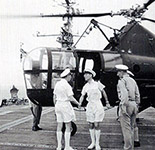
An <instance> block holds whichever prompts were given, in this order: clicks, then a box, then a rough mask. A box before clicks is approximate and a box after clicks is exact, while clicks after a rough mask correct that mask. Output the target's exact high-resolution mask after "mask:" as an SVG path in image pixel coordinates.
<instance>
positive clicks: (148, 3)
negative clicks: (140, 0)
mask: <svg viewBox="0 0 155 150" xmlns="http://www.w3.org/2000/svg"><path fill="white" fill-rule="evenodd" d="M154 1H155V0H149V1H148V2H147V3H144V8H145V9H147V7H148V6H149V5H151V4H152V3H153V2H154Z"/></svg>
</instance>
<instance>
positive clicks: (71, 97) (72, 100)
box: [69, 95, 80, 106]
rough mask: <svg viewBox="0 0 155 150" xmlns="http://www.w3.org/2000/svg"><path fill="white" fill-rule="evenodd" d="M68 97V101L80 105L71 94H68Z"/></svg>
mask: <svg viewBox="0 0 155 150" xmlns="http://www.w3.org/2000/svg"><path fill="white" fill-rule="evenodd" d="M69 99H70V101H71V102H73V103H74V104H76V105H78V106H79V105H80V104H79V102H78V101H77V100H76V99H75V98H74V97H73V95H71V96H69Z"/></svg>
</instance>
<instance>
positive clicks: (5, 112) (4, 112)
mask: <svg viewBox="0 0 155 150" xmlns="http://www.w3.org/2000/svg"><path fill="white" fill-rule="evenodd" d="M11 112H13V111H9V110H7V111H3V112H0V115H1V116H2V115H6V114H9V113H11Z"/></svg>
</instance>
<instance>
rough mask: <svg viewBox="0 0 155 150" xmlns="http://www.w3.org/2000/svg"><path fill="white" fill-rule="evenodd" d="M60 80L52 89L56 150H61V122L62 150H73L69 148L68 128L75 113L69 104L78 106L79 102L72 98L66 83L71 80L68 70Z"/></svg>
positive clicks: (61, 75) (70, 90) (62, 74)
mask: <svg viewBox="0 0 155 150" xmlns="http://www.w3.org/2000/svg"><path fill="white" fill-rule="evenodd" d="M60 77H61V78H62V79H61V80H60V81H58V82H57V83H56V85H55V88H54V104H55V113H56V117H57V143H58V146H57V150H61V148H62V144H61V140H62V131H61V130H62V126H63V122H64V123H65V126H66V130H65V134H64V135H65V149H64V150H73V148H72V147H71V146H70V134H71V131H70V128H71V121H73V120H75V119H76V118H75V113H74V110H73V107H72V105H71V103H70V102H73V103H75V104H76V105H79V102H78V101H77V100H76V99H75V98H74V97H73V95H74V94H73V91H72V87H71V86H70V84H69V83H68V82H69V81H70V80H71V78H72V77H71V72H70V69H69V68H67V69H65V70H64V71H63V72H62V73H61V74H60Z"/></svg>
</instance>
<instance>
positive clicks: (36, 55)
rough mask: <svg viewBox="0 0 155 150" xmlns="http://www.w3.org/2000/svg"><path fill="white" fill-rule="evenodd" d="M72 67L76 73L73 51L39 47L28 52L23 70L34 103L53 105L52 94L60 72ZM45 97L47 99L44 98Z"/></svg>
mask: <svg viewBox="0 0 155 150" xmlns="http://www.w3.org/2000/svg"><path fill="white" fill-rule="evenodd" d="M65 68H70V70H71V72H72V73H73V76H74V73H75V68H76V60H75V57H74V55H73V51H60V50H58V49H56V48H55V49H53V48H37V49H34V50H32V51H31V52H30V53H28V55H27V57H26V58H25V60H24V64H23V70H24V77H25V83H26V84H25V85H26V89H27V95H28V97H29V98H30V100H31V101H33V102H34V103H38V102H39V103H41V104H42V105H43V106H47V105H49V103H50V104H51V105H52V106H53V101H52V98H53V96H52V94H53V89H54V86H55V84H56V82H57V81H59V80H60V73H61V72H62V71H63V70H64V69H65ZM42 99H45V100H42Z"/></svg>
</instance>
